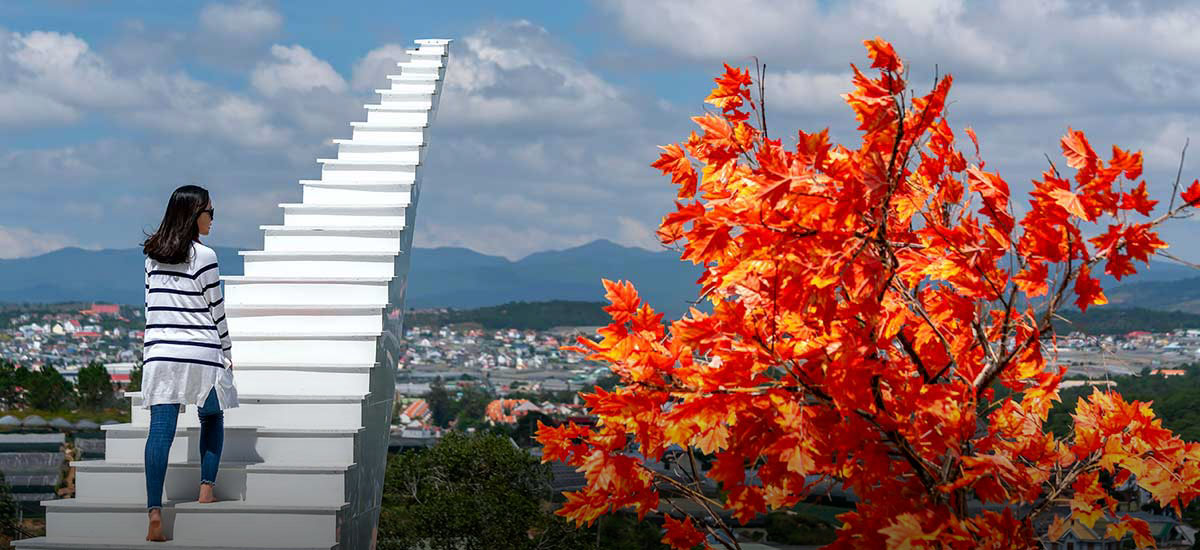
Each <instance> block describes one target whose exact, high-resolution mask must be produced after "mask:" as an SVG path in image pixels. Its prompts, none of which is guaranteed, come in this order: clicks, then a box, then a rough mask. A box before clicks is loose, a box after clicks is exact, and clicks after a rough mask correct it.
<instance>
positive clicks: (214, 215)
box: [197, 208, 217, 219]
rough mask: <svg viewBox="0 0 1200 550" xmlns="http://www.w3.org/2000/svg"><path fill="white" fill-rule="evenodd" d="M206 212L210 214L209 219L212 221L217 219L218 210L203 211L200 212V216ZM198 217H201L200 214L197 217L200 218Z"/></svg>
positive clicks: (208, 209)
mask: <svg viewBox="0 0 1200 550" xmlns="http://www.w3.org/2000/svg"><path fill="white" fill-rule="evenodd" d="M205 212H207V213H208V217H209V218H210V219H215V218H216V217H217V211H216V209H215V208H207V209H204V210H201V211H200V214H203V213H205ZM198 215H199V214H197V216H198Z"/></svg>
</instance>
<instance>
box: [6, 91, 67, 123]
mask: <svg viewBox="0 0 1200 550" xmlns="http://www.w3.org/2000/svg"><path fill="white" fill-rule="evenodd" d="M79 118H80V113H79V110H78V109H75V108H74V107H71V106H70V105H64V104H62V103H59V102H58V101H55V100H54V99H51V98H49V97H46V96H44V95H41V94H35V93H33V92H30V91H27V90H11V89H10V90H5V89H2V88H0V127H5V126H8V127H22V126H34V125H49V124H67V123H71V122H75V121H77V120H79Z"/></svg>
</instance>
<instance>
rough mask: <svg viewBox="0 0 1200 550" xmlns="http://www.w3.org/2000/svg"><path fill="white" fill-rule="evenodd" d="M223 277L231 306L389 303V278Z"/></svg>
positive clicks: (227, 298)
mask: <svg viewBox="0 0 1200 550" xmlns="http://www.w3.org/2000/svg"><path fill="white" fill-rule="evenodd" d="M268 231H271V230H268ZM373 231H374V230H373ZM284 232H287V231H284ZM301 232H302V233H303V231H301ZM380 232H382V233H385V234H387V235H395V234H396V233H397V232H395V231H390V230H380ZM372 234H374V233H372ZM394 238H397V239H398V238H399V237H398V236H395V237H394ZM221 280H223V281H225V305H226V307H229V306H243V305H266V304H301V303H310V304H352V305H367V304H381V303H386V302H387V292H388V281H390V280H391V279H389V278H374V279H371V278H363V277H347V278H334V277H324V278H319V279H318V278H311V277H310V278H296V277H291V278H288V277H245V276H225V277H222V278H221Z"/></svg>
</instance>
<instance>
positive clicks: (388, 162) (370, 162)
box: [317, 159, 421, 166]
mask: <svg viewBox="0 0 1200 550" xmlns="http://www.w3.org/2000/svg"><path fill="white" fill-rule="evenodd" d="M317 162H319V163H321V164H327V165H338V164H343V165H346V166H416V165H418V164H421V163H420V162H419V161H415V160H359V159H317Z"/></svg>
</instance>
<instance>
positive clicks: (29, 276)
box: [0, 240, 700, 316]
mask: <svg viewBox="0 0 1200 550" xmlns="http://www.w3.org/2000/svg"><path fill="white" fill-rule="evenodd" d="M215 249H216V251H217V258H218V261H219V262H220V264H221V274H222V275H240V274H241V273H242V257H241V256H239V255H238V253H237V249H235V248H224V247H215ZM143 261H144V257H143V256H142V252H141V249H135V248H129V249H109V250H95V251H93V250H83V249H79V248H63V249H61V250H56V251H54V252H49V253H46V254H42V255H40V256H34V257H31V258H19V259H11V260H0V302H43V303H53V302H65V301H104V302H116V303H122V304H141V303H142V302H143V300H144V293H143V289H142V288H140V286H141V285H138V284H137V283H138V281H141V280H142V275H140V274H138V272H137V271H138V270H137V268H138V266H140V265H142V263H143ZM411 270H412V272H411V273H410V275H409V280H408V298H407V300H406V303H405V306H406V307H410V308H431V307H452V308H474V307H482V306H491V305H497V304H503V303H507V302H517V301H542V300H584V301H602V300H604V287H603V285H602V284H601V282H600V279H601V278H608V279H613V280H618V279H626V280H630V281H633V283H634V285H635V286H636V287H637V289H638V291H639V292H640V293H641V294H642V296H643V297H644V298H645V299H646V300H647V301H648V302H649V303H650V304H651V306H652V307H654V308H655V309H657V310H659V311H662V312H665V313H666V314H667V315H668V316H678V315H680V314H682V313H683V312H685V311H687V306H688V303H687V301H688V300H695V299H696V296H697V290H698V288H699V287H698V286H697V285H696V284H695V282H696V279H697V278H699V276H700V268H699V267H698V266H695V265H692V264H691V263H690V262H681V261H680V260H679V255H678V254H677V253H674V252H670V251H660V252H652V251H649V250H645V249H642V248H633V247H626V246H621V245H618V244H616V243H613V242H611V241H607V240H597V241H593V242H590V243H588V244H585V245H582V246H578V247H575V248H568V249H566V250H553V251H546V252H537V253H534V254H531V255H529V256H526V257H525V258H522V259H520V260H517V261H511V260H509V259H507V258H503V257H500V256H489V255H487V254H481V253H479V252H475V251H473V250H470V249H466V248H454V247H441V248H416V249H414V250H413V258H412V267H411Z"/></svg>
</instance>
